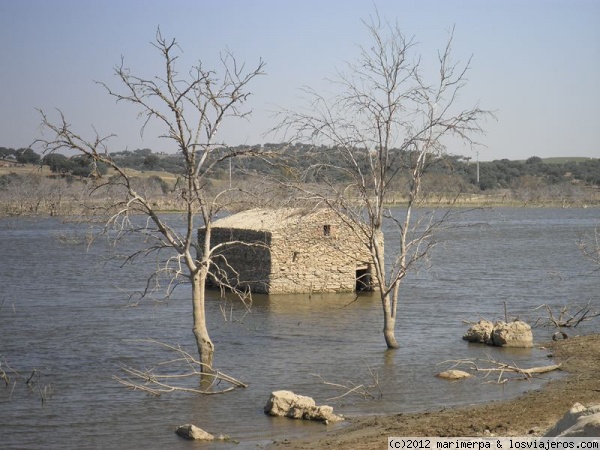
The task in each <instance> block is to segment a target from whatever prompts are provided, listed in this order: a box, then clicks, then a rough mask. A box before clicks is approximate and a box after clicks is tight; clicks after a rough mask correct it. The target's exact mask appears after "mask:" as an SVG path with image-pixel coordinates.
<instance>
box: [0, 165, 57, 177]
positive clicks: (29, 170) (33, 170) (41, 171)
mask: <svg viewBox="0 0 600 450" xmlns="http://www.w3.org/2000/svg"><path fill="white" fill-rule="evenodd" d="M8 173H16V174H19V175H26V174H38V175H52V172H51V171H50V167H48V166H41V167H40V166H38V165H35V164H24V165H19V166H11V167H0V175H6V174H8Z"/></svg>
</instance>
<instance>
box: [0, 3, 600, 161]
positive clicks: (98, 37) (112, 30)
mask: <svg viewBox="0 0 600 450" xmlns="http://www.w3.org/2000/svg"><path fill="white" fill-rule="evenodd" d="M374 4H376V5H377V8H378V10H379V13H380V15H381V16H383V17H385V18H386V19H388V20H389V21H392V22H393V21H397V22H398V23H399V24H400V26H401V28H402V29H403V31H404V33H405V34H406V35H409V36H412V35H414V36H415V37H416V40H417V41H419V42H420V51H421V53H422V55H423V57H424V58H425V59H426V60H433V59H434V58H435V57H436V51H437V49H438V48H441V47H442V46H443V45H444V44H445V40H446V38H447V33H448V30H449V29H450V28H451V27H452V26H456V30H455V41H454V42H455V44H454V49H455V57H456V58H457V59H460V60H463V61H464V60H466V59H468V58H469V56H470V55H473V61H472V70H471V72H470V73H469V76H468V78H469V80H470V84H469V86H468V88H467V90H466V91H465V93H464V96H463V100H464V101H465V102H470V103H472V102H475V101H479V102H480V104H481V106H482V107H484V108H487V109H492V110H495V111H496V114H497V116H498V121H497V122H488V123H487V124H486V125H485V127H486V129H487V131H488V133H487V135H486V136H483V137H482V138H481V139H480V141H481V142H482V143H483V144H485V145H486V148H481V150H480V158H481V159H482V160H491V159H501V158H508V159H524V158H527V157H530V156H542V157H549V156H568V155H572V156H589V157H595V158H599V157H600V0H587V1H584V0H561V1H558V0H556V1H552V0H547V1H540V0H520V1H516V0H515V1H513V0H503V1H492V0H465V1H459V0H447V1H442V0H437V1H434V0H425V1H416V0H415V1H409V0H376V1H375V2H372V1H358V0H330V1H327V0H302V1H292V0H289V1H284V0H279V1H276V0H247V1H242V0H221V1H217V0H195V1H192V0H169V1H158V0H154V1H141V0H138V1H135V0H118V1H116V0H104V1H101V0H96V1H89V0H0V42H1V46H0V64H1V65H0V146H5V147H14V148H17V147H23V146H26V145H29V144H30V143H31V142H32V141H33V140H34V139H35V138H37V137H39V132H40V131H39V122H40V120H39V119H40V117H39V115H38V113H37V111H36V110H35V108H41V109H44V110H46V111H51V110H52V109H53V108H60V109H61V110H62V111H63V112H64V113H65V115H66V116H67V118H68V120H69V122H70V123H72V124H73V126H74V127H75V128H76V129H77V130H80V131H81V133H87V132H89V131H91V128H90V127H91V126H92V125H93V126H95V127H96V129H97V130H98V131H99V132H100V133H101V134H109V133H115V134H117V135H118V137H117V138H115V139H114V140H113V141H112V148H111V149H112V150H113V151H118V150H122V149H125V148H129V149H130V150H134V149H136V148H143V147H150V148H152V149H154V150H155V151H159V150H166V151H167V150H171V149H172V147H171V148H169V147H166V144H167V142H166V141H164V140H158V139H157V137H156V136H157V135H158V134H159V130H156V129H152V128H148V129H147V130H146V134H145V135H144V139H142V138H140V135H139V127H140V125H141V122H140V121H138V120H137V119H136V111H135V110H133V109H132V108H131V107H128V106H125V105H122V104H119V105H116V104H115V102H114V100H113V99H112V98H110V97H109V96H108V95H107V94H106V92H105V91H104V90H103V88H102V87H100V86H98V85H96V84H94V82H93V80H98V81H104V82H106V83H108V84H110V85H113V86H116V84H115V83H116V82H117V80H116V78H115V77H114V75H113V68H114V66H115V65H116V64H117V63H119V61H120V58H121V56H122V55H123V56H124V57H125V61H126V65H127V66H128V67H130V68H132V71H133V72H134V73H137V74H140V75H148V76H150V75H154V74H157V73H160V70H161V61H160V60H159V58H158V57H157V53H156V51H155V50H153V48H152V47H151V46H150V45H149V42H150V41H151V40H152V39H153V38H154V34H155V31H156V27H157V26H159V25H160V27H161V30H162V32H163V35H165V36H168V37H175V38H177V40H178V41H179V43H180V45H181V47H182V48H183V50H184V52H185V53H184V56H183V57H182V59H181V62H182V63H184V64H185V67H186V68H187V67H188V66H189V65H191V64H192V63H193V62H195V61H197V60H198V59H201V60H202V61H203V63H204V64H205V65H206V66H208V67H214V66H215V65H216V60H217V58H218V55H219V51H220V50H222V49H224V48H226V47H227V48H229V49H230V50H232V51H233V52H234V53H235V55H236V56H237V57H238V58H239V59H240V60H243V61H246V62H247V64H248V65H252V64H256V63H257V62H258V60H259V58H262V59H263V60H264V61H265V62H266V64H267V66H266V72H267V75H266V76H264V77H261V78H260V79H259V80H257V81H256V83H255V84H254V85H253V89H252V91H253V92H254V97H253V99H252V102H251V106H252V109H253V111H254V112H253V116H252V117H251V118H250V120H249V121H248V122H235V123H234V124H231V126H227V127H224V128H223V129H222V134H221V136H220V137H221V139H222V140H224V141H225V142H227V143H228V144H230V145H238V144H256V143H264V142H277V141H278V139H277V138H276V137H273V136H267V137H264V136H263V133H264V132H265V131H267V130H268V129H270V128H271V127H272V126H274V125H275V123H276V122H275V120H276V119H274V118H273V117H272V116H273V111H274V110H276V109H277V108H278V107H284V108H292V109H293V108H295V107H296V106H297V105H298V103H299V97H300V95H301V94H300V91H299V88H300V87H302V86H304V85H307V86H311V87H313V88H316V89H317V90H321V89H325V88H326V84H325V82H324V79H325V78H327V77H331V76H332V75H333V74H334V73H335V70H336V68H342V67H343V65H344V61H348V60H352V59H353V58H354V57H355V56H356V55H357V45H358V44H364V43H366V33H365V30H364V28H363V26H362V25H361V22H360V21H361V19H363V18H367V17H368V16H369V14H372V13H373V11H374V6H373V5H374ZM182 68H183V66H182ZM465 104H466V103H465ZM169 145H170V144H169ZM450 151H451V152H452V153H458V154H464V155H469V156H472V155H471V154H470V150H469V149H466V148H451V149H450Z"/></svg>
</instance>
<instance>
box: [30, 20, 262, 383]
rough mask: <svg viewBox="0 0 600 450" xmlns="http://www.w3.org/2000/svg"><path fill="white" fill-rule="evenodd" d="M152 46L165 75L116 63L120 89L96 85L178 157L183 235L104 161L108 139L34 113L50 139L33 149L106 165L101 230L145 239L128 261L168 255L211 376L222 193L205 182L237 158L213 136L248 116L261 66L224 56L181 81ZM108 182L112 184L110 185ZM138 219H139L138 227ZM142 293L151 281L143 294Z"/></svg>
mask: <svg viewBox="0 0 600 450" xmlns="http://www.w3.org/2000/svg"><path fill="white" fill-rule="evenodd" d="M152 45H153V46H154V47H155V49H156V50H157V51H158V52H159V54H160V56H161V59H162V63H163V65H164V73H162V74H161V75H158V76H154V77H151V78H144V77H140V76H137V75H134V74H132V72H131V71H130V69H129V68H127V67H125V65H124V61H123V60H122V61H121V64H120V65H119V66H117V67H116V68H115V74H116V75H117V77H118V79H119V81H120V88H119V90H113V88H111V87H109V86H108V85H106V84H104V83H99V84H101V85H102V86H103V87H104V88H106V90H107V92H108V94H109V95H111V96H112V97H114V98H116V100H117V102H124V103H128V104H132V105H134V106H135V107H137V108H138V110H139V113H138V117H140V118H142V119H143V120H144V122H143V125H142V127H141V133H142V134H143V133H144V131H145V129H146V127H147V125H148V124H149V123H150V122H155V123H156V122H157V123H158V124H159V126H161V127H162V129H163V133H162V135H161V137H162V138H164V139H166V140H168V141H170V142H171V143H174V144H175V145H176V148H177V149H178V151H179V152H180V153H181V155H183V158H184V161H185V168H184V173H183V175H182V177H181V182H179V183H178V184H177V185H176V187H175V189H174V191H173V193H172V195H173V196H175V197H176V200H177V201H178V203H179V204H180V205H181V208H182V209H183V211H184V212H183V215H184V226H183V229H182V230H180V229H178V228H175V227H174V226H173V225H172V222H171V223H170V222H169V219H168V217H167V216H165V215H162V214H161V213H160V211H159V210H157V208H156V206H155V205H154V203H153V199H152V198H151V197H148V196H146V195H144V193H143V192H142V191H139V190H136V185H135V183H134V181H133V179H132V177H131V176H130V175H129V174H128V172H127V171H126V170H125V169H124V168H122V167H120V166H119V165H118V164H116V163H115V162H114V161H113V160H112V159H111V157H110V155H109V151H108V144H109V142H108V141H109V139H110V138H111V137H112V136H100V135H98V133H96V132H94V134H95V135H94V137H93V138H92V139H86V138H84V137H83V136H82V135H79V134H77V133H76V132H75V131H73V130H72V128H71V126H70V125H69V123H68V122H67V120H66V118H65V117H64V115H63V114H62V112H60V111H58V115H59V117H58V120H57V121H56V122H53V121H51V120H50V118H49V117H48V116H47V115H46V113H44V112H43V111H40V113H41V115H42V126H43V129H44V130H45V131H49V132H50V134H51V137H50V138H48V139H39V140H37V141H36V142H37V144H41V145H42V147H43V150H44V153H52V152H56V151H60V150H69V151H73V150H74V151H76V152H78V153H79V154H81V155H84V156H85V157H88V158H89V159H90V160H91V161H93V162H94V163H103V164H105V165H107V166H108V168H109V169H111V170H112V171H113V173H116V175H117V177H113V178H111V179H110V180H107V179H106V177H99V179H98V181H97V183H98V187H97V189H100V188H101V187H111V188H114V185H115V184H117V185H119V186H120V189H121V193H122V197H121V200H113V201H112V202H111V203H110V205H109V207H110V208H109V209H110V216H109V218H108V219H107V222H106V224H105V227H104V228H105V230H113V231H114V230H116V231H117V233H116V235H118V236H122V235H126V234H127V233H141V234H143V235H145V236H146V237H147V238H148V239H146V240H145V242H149V244H148V246H147V247H144V248H141V249H140V250H139V251H138V252H136V253H135V254H133V255H130V257H129V258H128V259H129V260H132V259H134V258H136V257H138V256H143V255H147V254H149V253H155V252H162V251H169V252H170V253H169V257H168V259H167V260H166V263H165V264H164V267H162V269H161V270H160V273H161V274H162V275H165V274H167V275H168V277H169V279H170V280H171V284H170V285H169V288H168V290H169V292H170V289H172V288H173V287H174V286H176V283H177V281H176V280H179V279H181V278H183V280H184V281H187V282H189V283H191V286H192V294H191V295H192V309H193V333H194V336H195V341H196V345H197V348H198V354H199V357H200V369H199V370H200V371H201V372H204V373H211V372H213V354H214V345H213V342H212V340H211V338H210V336H209V333H208V329H207V320H206V313H205V284H206V280H207V276H208V275H209V272H210V270H211V258H212V255H213V252H214V251H215V250H217V248H213V247H211V226H212V223H213V220H214V218H215V215H216V214H217V213H218V212H219V210H220V209H221V208H222V207H223V205H222V203H221V201H220V200H221V199H222V198H223V197H225V196H226V193H227V191H226V190H224V191H221V192H218V193H216V194H212V195H211V194H210V192H209V190H208V189H207V186H208V185H209V179H208V178H209V176H210V174H211V170H212V169H213V168H214V166H215V165H216V164H218V163H219V162H222V161H223V160H227V159H228V158H234V157H236V156H239V154H240V152H234V151H228V150H227V148H226V147H225V145H224V144H223V143H221V142H220V141H218V140H217V138H218V132H219V129H220V127H221V125H222V124H223V122H224V121H225V120H229V119H232V118H244V117H246V116H247V115H248V114H249V113H250V111H247V110H243V109H242V108H243V107H244V105H245V103H246V100H247V99H248V96H249V95H250V93H249V92H248V90H247V89H248V86H249V84H250V83H251V82H252V81H253V80H254V79H255V78H256V77H257V76H259V75H261V74H263V73H264V72H263V69H264V63H263V61H262V60H261V61H259V62H258V64H257V65H256V66H255V67H254V68H252V69H247V68H246V66H245V65H244V64H240V63H239V62H238V61H237V60H236V58H235V57H234V56H233V54H231V53H230V52H227V53H224V54H222V55H221V67H220V70H218V71H216V70H208V69H205V68H204V67H203V66H202V64H201V63H198V65H197V66H194V67H192V68H191V69H190V70H189V72H188V75H187V76H181V75H180V74H179V72H178V71H177V67H176V66H177V64H176V63H177V59H178V55H179V53H180V52H181V49H180V47H179V46H178V44H177V42H176V41H175V39H172V40H170V39H166V38H164V37H163V36H162V35H161V33H160V30H158V31H157V33H156V39H155V41H154V42H153V43H152ZM114 178H116V180H117V181H113V179H114ZM107 211H108V210H107ZM139 215H141V216H142V217H143V218H145V219H144V220H140V219H139ZM199 227H204V228H205V229H206V232H205V233H204V236H205V238H204V240H203V242H198V240H197V230H198V228H199ZM113 234H115V233H114V232H113ZM154 275H155V276H158V275H157V274H154ZM151 278H152V277H151ZM149 286H150V281H149V282H148V285H147V287H146V291H144V293H147V291H148V288H149Z"/></svg>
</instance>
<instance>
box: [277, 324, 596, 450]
mask: <svg viewBox="0 0 600 450" xmlns="http://www.w3.org/2000/svg"><path fill="white" fill-rule="evenodd" d="M543 348H546V349H548V350H549V351H551V352H552V354H553V358H552V359H553V360H554V361H556V362H557V363H562V366H561V369H562V370H563V371H564V372H566V376H565V377H562V378H560V379H558V380H552V381H549V382H548V383H547V384H546V385H544V386H543V387H542V388H540V389H537V390H533V391H529V392H526V393H525V394H522V395H520V396H519V397H516V398H514V399H510V400H501V401H496V402H490V403H484V404H476V405H467V406H460V407H455V408H448V409H441V410H432V411H425V412H419V413H401V414H388V415H382V416H363V417H356V418H353V419H350V420H349V424H348V425H347V426H345V427H342V428H336V429H333V430H323V432H319V433H317V434H314V435H313V436H311V437H310V438H306V439H305V438H303V439H297V440H292V441H288V440H285V441H275V442H273V443H272V444H271V445H270V446H269V447H268V448H271V449H279V448H286V449H318V448H352V449H364V450H372V449H373V450H374V449H381V448H386V446H387V439H388V437H390V436H398V437H399V436H423V437H427V436H429V437H433V436H439V437H456V436H473V437H474V436H541V435H543V434H544V433H545V432H546V430H548V429H549V428H550V427H551V426H553V425H554V423H556V421H557V420H559V419H560V418H561V417H562V416H563V415H564V414H565V413H566V412H567V411H568V410H569V409H570V408H571V407H572V406H573V404H574V403H577V402H578V403H582V404H583V405H584V406H590V405H593V404H600V376H599V375H598V370H599V368H600V334H593V335H587V336H575V337H571V338H569V339H565V340H560V341H553V342H550V343H547V344H545V345H543Z"/></svg>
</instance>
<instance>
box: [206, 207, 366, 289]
mask: <svg viewBox="0 0 600 450" xmlns="http://www.w3.org/2000/svg"><path fill="white" fill-rule="evenodd" d="M204 233H205V230H204V229H200V230H199V239H200V241H201V242H202V241H203V240H204ZM220 244H223V245H220ZM211 246H212V247H213V248H215V247H217V248H216V249H215V251H214V254H213V265H212V267H211V276H212V282H211V284H212V285H226V286H227V285H229V286H235V287H237V288H243V289H245V288H250V290H251V291H252V292H257V293H265V294H284V293H310V292H352V291H356V290H372V289H374V286H375V285H376V283H374V281H375V280H376V279H375V276H374V270H373V271H372V263H371V256H370V254H369V251H368V249H367V248H366V247H365V245H364V244H363V243H361V242H360V239H359V238H358V236H357V234H356V233H355V232H354V231H353V230H352V228H351V227H350V226H349V225H348V224H347V223H345V222H344V221H343V220H342V219H341V218H340V217H339V216H338V215H337V214H336V213H335V212H333V211H331V210H329V209H314V210H303V209H298V208H283V209H273V210H268V209H252V210H248V211H244V212H240V213H238V214H233V215H231V216H229V217H226V218H223V219H220V220H218V221H216V222H215V223H214V224H213V227H212V234H211Z"/></svg>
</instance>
